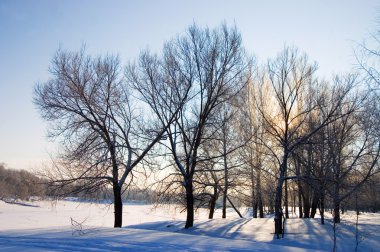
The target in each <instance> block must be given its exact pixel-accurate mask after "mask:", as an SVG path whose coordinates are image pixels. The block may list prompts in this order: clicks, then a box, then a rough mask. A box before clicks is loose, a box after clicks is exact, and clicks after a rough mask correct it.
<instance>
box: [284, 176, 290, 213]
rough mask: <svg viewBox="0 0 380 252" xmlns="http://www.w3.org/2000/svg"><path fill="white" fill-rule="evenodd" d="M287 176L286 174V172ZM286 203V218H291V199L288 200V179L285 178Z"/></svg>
mask: <svg viewBox="0 0 380 252" xmlns="http://www.w3.org/2000/svg"><path fill="white" fill-rule="evenodd" d="M285 176H286V174H285ZM284 205H285V218H286V219H289V209H288V208H289V201H288V180H287V179H286V180H285V199H284Z"/></svg>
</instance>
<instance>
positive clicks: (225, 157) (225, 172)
mask: <svg viewBox="0 0 380 252" xmlns="http://www.w3.org/2000/svg"><path fill="white" fill-rule="evenodd" d="M223 152H224V156H223V162H224V190H223V210H222V218H226V216H227V213H226V211H227V193H228V167H227V149H226V142H225V140H224V141H223Z"/></svg>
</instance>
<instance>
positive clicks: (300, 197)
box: [298, 181, 303, 218]
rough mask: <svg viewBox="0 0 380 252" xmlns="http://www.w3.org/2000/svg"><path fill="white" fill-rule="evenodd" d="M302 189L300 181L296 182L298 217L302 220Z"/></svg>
mask: <svg viewBox="0 0 380 252" xmlns="http://www.w3.org/2000/svg"><path fill="white" fill-rule="evenodd" d="M301 190H302V187H301V181H298V217H299V218H303V209H302V191H301Z"/></svg>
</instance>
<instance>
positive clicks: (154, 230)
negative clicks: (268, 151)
mask: <svg viewBox="0 0 380 252" xmlns="http://www.w3.org/2000/svg"><path fill="white" fill-rule="evenodd" d="M180 210H181V208H180V207H178V206H159V207H155V206H153V205H146V204H137V203H132V202H127V203H126V204H125V205H124V211H123V228H121V229H115V228H112V226H113V208H112V205H109V204H105V203H103V204H100V203H99V204H96V203H91V202H77V201H74V200H65V201H35V202H32V203H30V202H26V204H9V203H5V202H3V201H0V251H316V250H321V251H331V249H332V245H333V241H332V237H333V235H332V232H333V231H332V224H331V221H329V219H327V220H326V224H325V225H321V224H320V223H319V221H320V220H319V219H318V218H316V219H296V218H295V219H288V220H287V221H286V234H285V238H283V239H279V240H277V239H275V237H274V235H273V218H263V219H252V218H249V217H248V216H247V217H246V218H243V219H241V218H238V217H237V215H236V213H235V212H233V210H231V209H230V210H229V211H228V213H227V215H228V218H227V219H222V218H221V213H220V211H219V210H217V211H216V214H215V219H213V220H208V219H207V211H206V210H200V211H199V212H197V214H196V220H195V225H194V227H193V228H191V229H187V230H186V229H184V228H183V227H184V220H185V213H183V212H182V213H181V212H180ZM343 218H344V220H343V222H342V224H339V225H338V251H354V249H355V219H356V216H355V215H354V213H349V214H345V215H343ZM71 220H74V221H76V222H77V223H81V226H80V225H76V226H75V225H72V224H71ZM359 222H360V224H359V229H360V230H361V232H360V237H359V238H360V240H361V242H360V243H359V246H358V251H377V249H378V248H380V214H369V213H365V214H361V215H360V216H359Z"/></svg>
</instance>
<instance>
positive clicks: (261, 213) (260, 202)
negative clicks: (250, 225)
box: [258, 194, 264, 218]
mask: <svg viewBox="0 0 380 252" xmlns="http://www.w3.org/2000/svg"><path fill="white" fill-rule="evenodd" d="M258 203H259V217H260V218H264V207H263V199H262V197H261V194H260V196H259V202H258Z"/></svg>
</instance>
